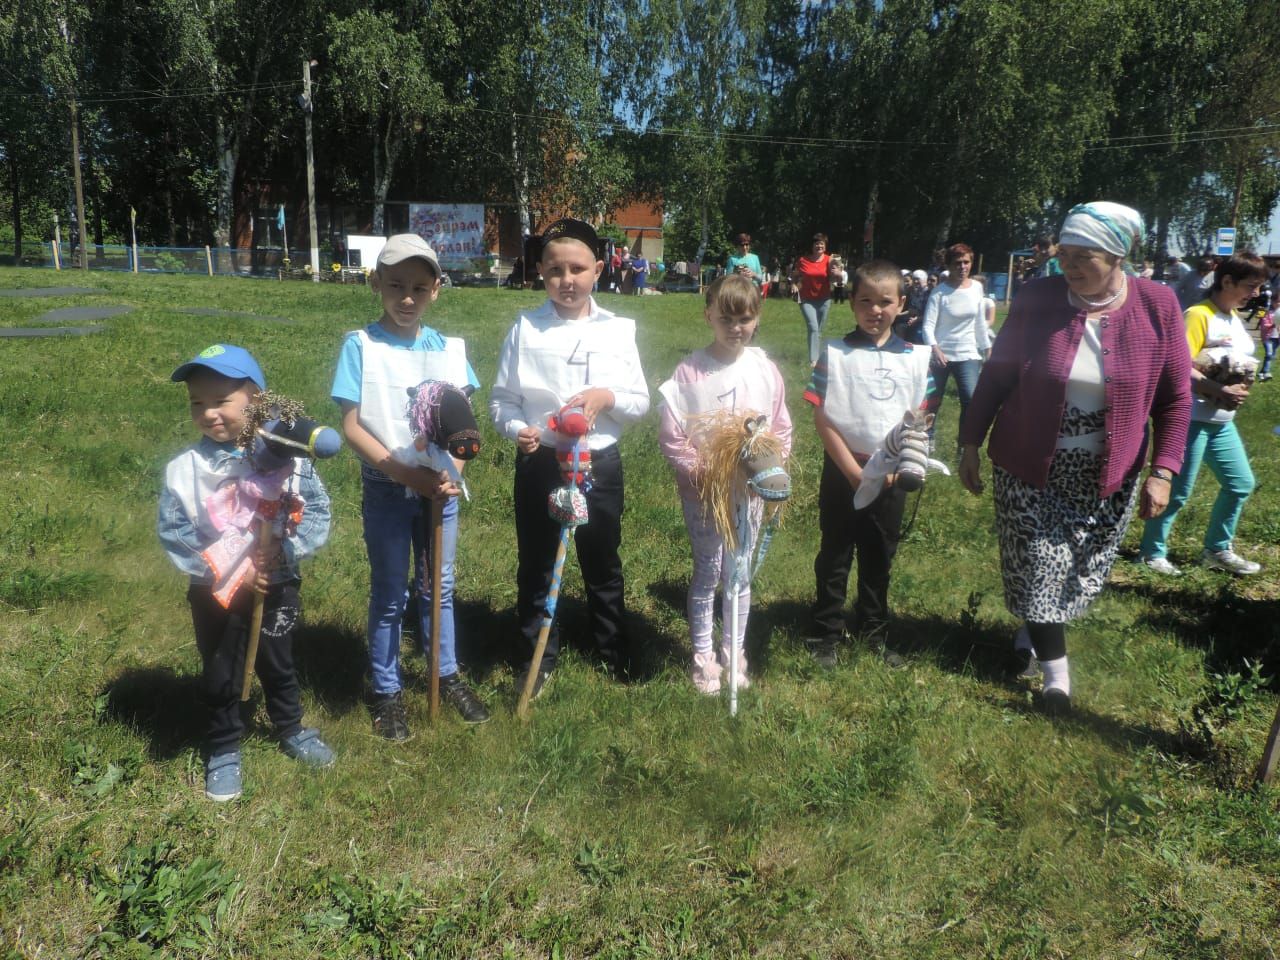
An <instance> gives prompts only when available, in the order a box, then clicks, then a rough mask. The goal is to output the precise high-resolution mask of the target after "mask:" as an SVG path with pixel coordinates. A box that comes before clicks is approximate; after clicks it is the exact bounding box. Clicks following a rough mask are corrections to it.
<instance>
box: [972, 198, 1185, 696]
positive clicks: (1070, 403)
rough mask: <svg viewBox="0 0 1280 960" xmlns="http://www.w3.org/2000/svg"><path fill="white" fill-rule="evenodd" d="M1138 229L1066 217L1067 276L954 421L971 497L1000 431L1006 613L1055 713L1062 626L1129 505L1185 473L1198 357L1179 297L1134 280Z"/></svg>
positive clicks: (1018, 315) (1062, 680)
mask: <svg viewBox="0 0 1280 960" xmlns="http://www.w3.org/2000/svg"><path fill="white" fill-rule="evenodd" d="M1141 235H1142V217H1141V216H1140V215H1139V214H1138V212H1137V211H1135V210H1131V209H1129V208H1128V207H1123V206H1120V205H1119V204H1115V203H1106V202H1097V203H1088V204H1081V205H1079V206H1076V207H1074V208H1072V210H1071V212H1070V213H1068V214H1067V219H1066V222H1065V223H1064V224H1063V226H1062V232H1061V234H1060V236H1059V245H1060V246H1059V259H1060V262H1061V264H1062V270H1063V275H1062V276H1055V277H1046V278H1044V279H1040V280H1033V281H1031V282H1029V283H1028V284H1026V286H1024V287H1023V288H1022V290H1021V291H1020V292H1019V293H1018V297H1017V299H1016V300H1015V301H1014V303H1013V307H1012V309H1011V310H1010V311H1009V316H1008V319H1007V320H1006V321H1005V324H1004V327H1003V328H1002V329H1001V330H1000V336H999V337H997V338H996V342H995V346H994V348H993V350H992V352H991V359H990V361H988V363H987V365H986V366H985V367H984V368H983V371H982V376H981V377H980V378H979V380H978V386H977V388H976V390H975V391H974V395H973V400H972V401H971V402H970V403H969V409H968V411H967V412H966V414H965V417H964V421H963V423H962V424H961V427H960V443H961V445H962V454H961V460H960V480H961V482H962V483H963V484H964V486H965V488H966V489H967V490H969V492H970V493H973V494H980V493H981V492H982V479H981V473H980V467H979V448H980V446H981V444H982V441H983V438H984V437H986V436H987V431H988V429H990V431H991V436H990V441H989V443H988V445H987V453H988V455H989V456H990V457H991V462H992V464H993V468H992V474H993V481H994V486H995V513H996V528H997V532H998V533H999V537H1000V565H1001V572H1002V574H1003V579H1004V594H1005V605H1006V606H1007V607H1008V608H1009V612H1010V613H1012V614H1013V615H1014V616H1015V617H1018V618H1019V619H1021V620H1022V621H1023V622H1024V624H1025V625H1024V626H1023V627H1022V628H1021V629H1019V630H1018V633H1017V635H1016V636H1015V638H1014V646H1015V649H1016V651H1017V652H1018V654H1019V656H1020V657H1021V660H1022V663H1023V668H1022V672H1021V674H1020V676H1022V677H1023V678H1031V677H1034V676H1035V674H1036V673H1037V672H1041V673H1043V675H1044V688H1043V694H1042V699H1043V704H1044V707H1045V709H1046V710H1047V711H1048V712H1050V713H1058V712H1061V711H1063V710H1065V709H1067V708H1069V707H1070V704H1071V678H1070V673H1069V671H1068V667H1067V642H1066V624H1067V623H1068V622H1069V621H1071V620H1074V619H1076V618H1077V617H1079V616H1081V615H1082V614H1083V613H1084V611H1085V609H1086V608H1087V607H1088V606H1089V603H1090V602H1091V601H1092V600H1093V598H1094V597H1095V596H1097V595H1098V593H1099V591H1101V589H1102V586H1103V584H1104V583H1105V582H1106V580H1107V576H1108V575H1109V574H1110V572H1111V565H1112V563H1113V562H1114V561H1115V557H1116V549H1117V547H1119V545H1120V539H1121V538H1122V537H1123V536H1124V531H1125V527H1127V526H1128V524H1129V520H1130V519H1131V518H1132V516H1133V512H1134V507H1135V505H1136V506H1137V508H1138V514H1139V516H1141V517H1143V518H1144V519H1145V518H1149V517H1155V516H1159V515H1160V513H1161V512H1162V511H1163V510H1164V508H1165V505H1166V504H1167V503H1168V502H1169V489H1170V482H1171V481H1172V479H1173V475H1174V474H1176V473H1177V472H1178V470H1180V469H1181V468H1182V454H1183V448H1184V445H1185V443H1186V438H1187V423H1188V420H1189V418H1190V412H1191V395H1190V388H1189V384H1190V369H1191V358H1190V355H1189V354H1188V352H1187V342H1186V338H1185V336H1184V335H1183V324H1182V311H1181V310H1180V309H1179V307H1178V299H1177V297H1176V296H1174V294H1173V292H1172V291H1171V290H1169V288H1167V287H1165V286H1162V285H1161V284H1158V283H1155V282H1153V281H1151V280H1143V279H1140V278H1138V277H1131V276H1126V274H1125V272H1124V258H1125V256H1126V254H1127V253H1128V252H1129V249H1130V248H1131V247H1132V246H1133V243H1134V241H1135V240H1136V239H1137V238H1138V237H1140V236H1141ZM1148 421H1150V424H1151V429H1150V441H1151V442H1150V448H1151V455H1150V463H1151V466H1150V469H1149V470H1148V472H1147V475H1146V478H1145V479H1144V480H1143V481H1142V483H1141V484H1139V482H1138V480H1139V475H1140V474H1141V473H1142V469H1143V463H1144V461H1145V460H1146V459H1147V457H1146V454H1147V447H1148Z"/></svg>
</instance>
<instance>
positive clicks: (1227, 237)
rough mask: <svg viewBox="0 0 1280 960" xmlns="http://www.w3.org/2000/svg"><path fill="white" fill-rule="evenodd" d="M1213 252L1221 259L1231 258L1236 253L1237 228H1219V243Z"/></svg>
mask: <svg viewBox="0 0 1280 960" xmlns="http://www.w3.org/2000/svg"><path fill="white" fill-rule="evenodd" d="M1213 252H1214V253H1215V254H1217V255H1218V256H1220V257H1229V256H1231V255H1232V254H1233V253H1235V252H1236V228H1235V227H1219V228H1218V241H1217V243H1216V244H1215V245H1214V250H1213Z"/></svg>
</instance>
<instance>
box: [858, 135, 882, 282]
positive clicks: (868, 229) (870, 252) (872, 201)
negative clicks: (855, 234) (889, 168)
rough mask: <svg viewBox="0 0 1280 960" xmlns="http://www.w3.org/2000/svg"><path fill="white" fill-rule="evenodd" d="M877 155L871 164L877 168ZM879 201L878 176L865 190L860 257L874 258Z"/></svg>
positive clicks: (864, 258) (873, 167) (867, 259)
mask: <svg viewBox="0 0 1280 960" xmlns="http://www.w3.org/2000/svg"><path fill="white" fill-rule="evenodd" d="M879 166H880V163H879V156H878V155H877V157H876V161H875V163H874V165H873V166H872V169H873V170H877V169H879ZM879 202H880V178H879V177H877V178H876V179H874V180H872V181H871V189H870V190H868V191H867V212H866V215H865V216H864V217H863V220H862V259H863V260H864V261H869V260H874V259H875V255H876V204H878V203H879Z"/></svg>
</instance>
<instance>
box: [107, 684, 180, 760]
mask: <svg viewBox="0 0 1280 960" xmlns="http://www.w3.org/2000/svg"><path fill="white" fill-rule="evenodd" d="M103 693H105V694H106V696H107V709H106V716H107V717H108V718H110V719H111V720H114V721H116V722H118V723H122V724H125V725H127V726H131V727H133V728H134V729H135V730H137V731H138V732H139V733H140V734H141V735H142V736H144V737H146V739H147V741H148V743H149V744H150V753H151V757H152V759H153V760H170V759H172V758H173V757H176V756H178V755H179V754H180V753H182V752H183V751H185V750H187V749H189V748H190V747H193V746H199V745H200V744H201V743H202V742H203V739H204V718H205V711H204V706H203V705H202V704H201V703H200V677H199V676H198V675H196V674H185V675H182V676H179V675H178V674H176V673H174V672H173V671H172V670H171V669H169V668H168V667H136V668H133V669H129V670H125V671H124V672H123V673H121V674H120V675H119V676H117V677H115V678H114V679H113V680H111V682H110V683H108V684H107V686H106V688H105V689H104V690H103Z"/></svg>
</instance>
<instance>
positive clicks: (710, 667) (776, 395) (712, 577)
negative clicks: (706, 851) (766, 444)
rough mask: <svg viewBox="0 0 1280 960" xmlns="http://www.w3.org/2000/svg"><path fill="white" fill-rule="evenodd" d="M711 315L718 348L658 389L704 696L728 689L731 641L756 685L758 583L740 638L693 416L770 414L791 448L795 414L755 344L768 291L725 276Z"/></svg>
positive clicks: (755, 523) (755, 522) (744, 591)
mask: <svg viewBox="0 0 1280 960" xmlns="http://www.w3.org/2000/svg"><path fill="white" fill-rule="evenodd" d="M704 315H705V317H706V321H707V326H708V327H710V328H711V332H712V334H713V339H712V341H711V343H710V345H708V346H707V347H705V348H704V349H702V350H697V351H694V352H693V353H692V354H690V355H689V356H688V357H686V358H685V359H684V360H682V361H681V362H680V364H679V366H677V367H676V369H675V373H673V374H672V375H671V379H670V380H668V381H667V382H666V383H664V384H663V385H662V386H661V387H659V389H658V392H659V393H660V394H661V395H662V425H661V426H660V427H659V430H658V442H659V443H660V444H661V446H662V454H663V456H665V457H666V458H667V461H668V462H669V463H670V464H671V466H672V467H673V468H674V470H675V472H676V485H677V487H678V488H679V490H680V500H681V503H682V505H683V507H684V522H685V526H686V527H687V528H688V531H689V542H690V544H691V545H692V547H693V578H692V580H691V581H690V582H689V607H688V613H689V632H690V635H691V637H692V641H693V672H692V673H693V683H694V686H696V687H697V688H698V690H699V691H701V692H702V693H706V694H716V693H719V691H720V675H721V672H722V669H727V668H728V664H729V653H730V647H729V644H730V643H734V644H736V645H737V646H738V649H739V656H738V671H739V674H738V686H739V687H740V688H745V687H746V686H748V681H747V676H746V672H747V661H746V657H745V656H743V655H742V654H741V650H742V644H743V638H744V637H745V636H746V632H747V612H748V610H749V609H750V606H751V585H750V584H744V585H743V586H742V588H741V589H740V591H739V593H738V635H737V636H736V637H732V638H731V637H730V636H729V629H730V616H729V610H730V604H731V603H732V597H731V595H730V593H729V582H730V579H731V577H732V576H733V566H734V563H733V556H732V555H731V554H730V553H729V552H728V551H727V550H726V549H725V544H724V540H723V538H722V537H721V536H720V534H719V533H718V532H717V531H716V528H715V525H714V524H713V523H712V522H711V520H710V518H709V517H706V516H704V514H703V509H702V501H701V500H700V499H699V497H698V490H697V485H696V479H695V477H696V472H697V469H698V451H697V450H696V449H695V448H694V447H693V446H692V444H691V443H690V441H689V437H688V433H687V431H686V424H687V421H688V418H689V417H691V416H694V415H696V414H701V413H712V412H715V411H717V410H722V409H727V410H740V411H743V412H744V413H746V412H747V411H754V412H756V413H763V414H765V415H767V416H768V418H769V428H770V429H771V430H772V431H773V433H775V434H776V435H777V437H778V439H780V440H781V441H782V443H783V446H784V447H785V448H786V450H787V452H788V453H789V452H790V450H791V415H790V414H789V413H788V412H787V402H786V388H785V386H784V384H783V382H782V374H780V373H779V372H778V368H777V367H776V366H774V364H773V361H772V360H770V359H769V358H768V357H767V356H766V355H765V352H764V351H763V350H761V349H760V348H759V347H753V346H751V345H750V344H751V340H752V338H753V337H754V336H755V332H756V328H757V327H758V326H759V325H760V292H759V290H757V289H756V285H755V284H754V283H752V282H751V281H750V280H748V279H747V278H746V277H743V276H740V275H738V274H729V275H728V276H724V277H721V278H720V279H718V280H716V281H715V282H714V283H713V284H711V286H710V287H708V288H707V305H706V310H705V312H704ZM761 512H762V511H761V505H760V503H759V502H758V501H757V502H756V503H755V504H754V505H753V514H752V527H753V533H754V531H755V530H756V529H758V528H759V525H760V516H761ZM717 583H719V584H720V585H721V587H722V589H723V591H724V597H723V601H722V609H721V619H722V637H721V643H720V657H719V660H718V661H717V659H716V652H715V651H714V650H713V649H712V644H711V633H712V629H713V627H714V621H715V599H716V584H717Z"/></svg>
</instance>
